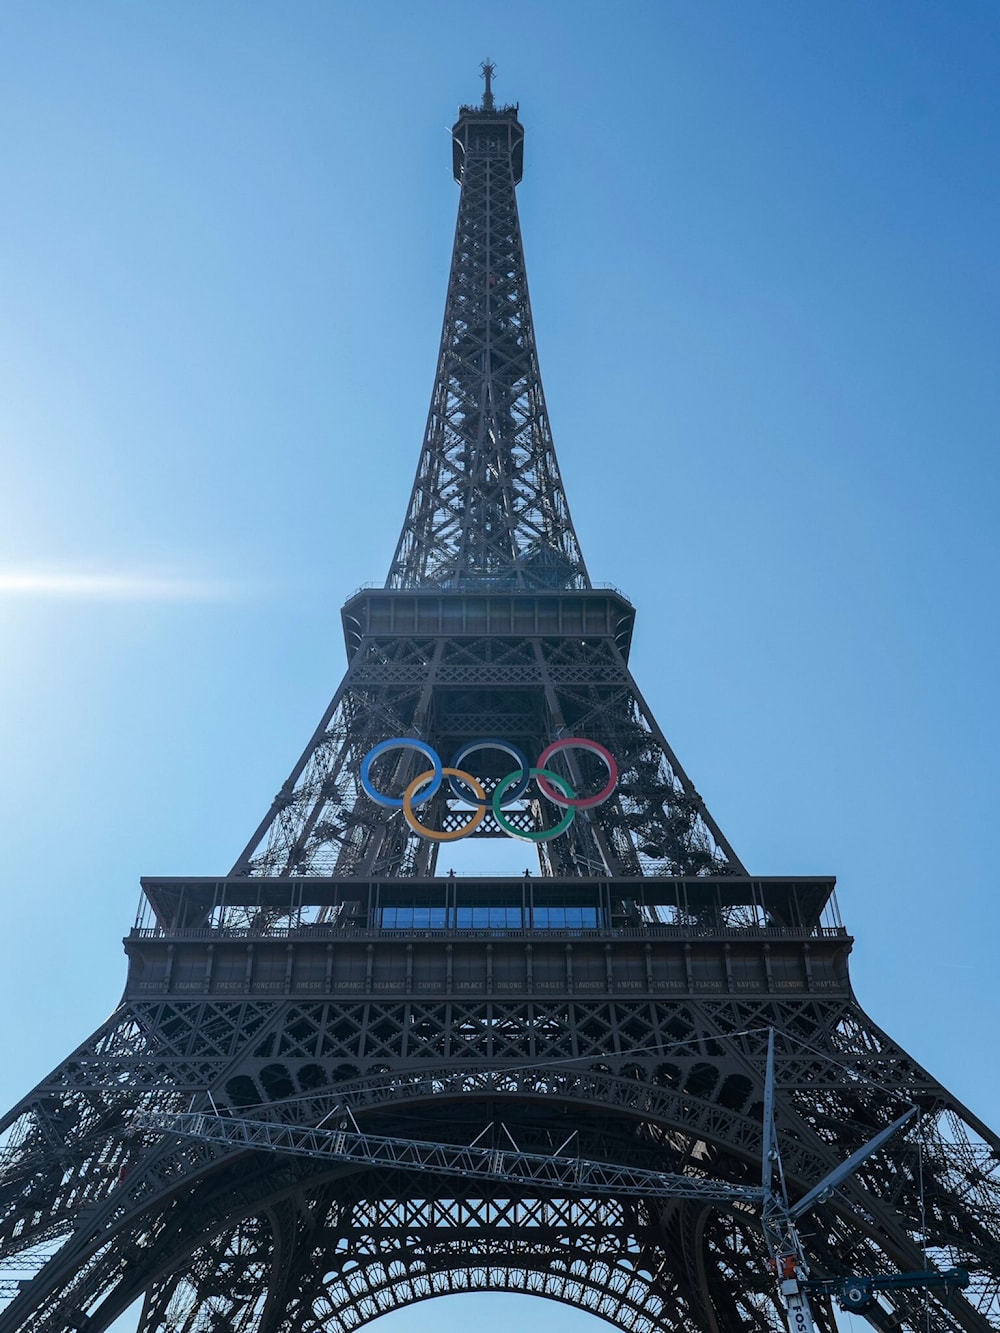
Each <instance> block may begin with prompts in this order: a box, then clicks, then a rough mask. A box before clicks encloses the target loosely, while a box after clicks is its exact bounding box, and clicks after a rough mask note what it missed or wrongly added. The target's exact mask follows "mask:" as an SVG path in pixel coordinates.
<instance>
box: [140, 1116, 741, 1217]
mask: <svg viewBox="0 0 1000 1333" xmlns="http://www.w3.org/2000/svg"><path fill="white" fill-rule="evenodd" d="M135 1123H136V1127H137V1128H139V1129H146V1130H158V1131H160V1132H163V1133H168V1134H177V1135H179V1136H180V1137H181V1138H190V1139H197V1140H199V1141H210V1142H212V1143H221V1144H225V1145H226V1146H228V1147H233V1148H256V1149H265V1150H266V1151H268V1152H285V1153H294V1154H296V1155H297V1156H302V1157H319V1158H322V1159H324V1160H327V1161H330V1160H333V1161H340V1162H352V1163H358V1164H361V1165H365V1166H390V1167H396V1168H399V1169H402V1170H405V1171H426V1172H432V1173H434V1174H438V1175H440V1174H444V1175H458V1176H471V1177H475V1178H479V1179H482V1180H504V1181H507V1182H509V1183H511V1184H516V1185H527V1186H533V1187H536V1188H537V1187H539V1186H540V1187H543V1188H549V1189H561V1190H573V1191H577V1192H580V1193H584V1194H596V1195H608V1196H611V1197H616V1196H618V1197H620V1196H629V1197H633V1198H647V1199H648V1198H655V1199H695V1200H701V1201H703V1202H707V1203H722V1204H733V1203H741V1204H745V1205H752V1206H756V1205H759V1204H760V1203H761V1202H762V1200H763V1197H764V1192H763V1190H762V1189H760V1188H759V1187H755V1186H752V1185H739V1184H735V1183H728V1182H726V1181H719V1180H708V1179H705V1178H702V1177H698V1176H682V1175H677V1174H675V1173H672V1172H669V1171H644V1170H641V1169H638V1168H635V1167H628V1166H618V1165H615V1164H614V1163H611V1162H595V1161H589V1160H587V1159H585V1158H581V1157H558V1156H546V1155H543V1154H541V1153H526V1152H520V1151H517V1150H514V1149H510V1148H479V1147H475V1146H463V1145H456V1144H450V1143H432V1142H427V1141H424V1140H420V1139H402V1138H389V1137H384V1136H381V1135H377V1134H359V1133H356V1132H354V1131H351V1130H345V1129H336V1130H330V1129H316V1128H309V1127H306V1126H302V1125H282V1124H276V1123H274V1122H272V1121H267V1120H247V1119H244V1118H242V1117H229V1116H217V1115H208V1114H205V1113H202V1112H197V1111H191V1112H187V1111H185V1112H179V1113H177V1114H173V1115H171V1114H170V1113H163V1112H156V1111H145V1112H143V1113H142V1114H141V1115H139V1116H137V1117H136V1121H135Z"/></svg>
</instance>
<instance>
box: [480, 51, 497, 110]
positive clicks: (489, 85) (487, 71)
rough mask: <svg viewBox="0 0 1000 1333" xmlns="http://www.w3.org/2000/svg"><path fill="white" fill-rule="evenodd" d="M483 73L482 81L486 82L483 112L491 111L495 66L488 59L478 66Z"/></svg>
mask: <svg viewBox="0 0 1000 1333" xmlns="http://www.w3.org/2000/svg"><path fill="white" fill-rule="evenodd" d="M479 68H480V69H481V70H482V71H483V79H484V80H485V82H486V88H485V89H484V91H483V110H484V111H492V110H493V105H494V104H493V75H494V74H495V73H496V68H497V67H496V65H494V63H493V61H492V60H490V59H489V58H488V57H487V59H486V60H484V61H483V63H482V64H481V65H480V66H479Z"/></svg>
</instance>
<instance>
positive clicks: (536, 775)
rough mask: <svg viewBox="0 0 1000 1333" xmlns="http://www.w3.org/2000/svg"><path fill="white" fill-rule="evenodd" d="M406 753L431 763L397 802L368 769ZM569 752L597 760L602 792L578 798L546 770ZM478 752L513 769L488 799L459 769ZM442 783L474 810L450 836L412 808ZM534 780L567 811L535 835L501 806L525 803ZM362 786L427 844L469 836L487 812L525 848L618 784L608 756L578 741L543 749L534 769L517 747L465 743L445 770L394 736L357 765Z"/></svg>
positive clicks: (487, 741)
mask: <svg viewBox="0 0 1000 1333" xmlns="http://www.w3.org/2000/svg"><path fill="white" fill-rule="evenodd" d="M407 749H409V750H416V751H417V753H418V754H420V755H422V756H423V757H424V758H425V759H427V760H429V761H430V764H431V767H430V768H429V769H427V770H426V771H425V772H423V773H420V774H419V775H418V776H417V777H415V778H413V780H412V781H411V782H409V783H408V785H407V787H406V790H405V791H404V792H403V795H402V796H401V797H400V796H388V795H386V794H385V793H383V792H380V791H378V790H377V789H376V788H375V786H374V785H373V783H372V778H371V770H372V764H373V763H374V762H375V761H376V760H377V759H378V758H380V757H381V756H382V755H383V754H385V753H386V752H387V751H389V750H407ZM570 749H580V750H586V751H588V752H589V753H591V754H595V755H597V757H598V758H599V759H600V760H601V761H602V762H603V764H604V766H605V768H606V769H607V771H608V780H607V782H606V783H605V784H604V786H603V787H602V788H601V790H600V791H598V792H597V793H595V794H594V795H592V796H577V794H576V792H575V791H574V789H573V787H572V785H571V783H570V782H569V781H568V780H567V779H566V778H564V777H563V776H562V774H560V773H556V772H554V771H553V770H552V769H549V768H547V767H546V764H547V762H548V760H549V759H550V758H551V757H552V756H553V755H555V754H559V753H560V752H561V751H563V750H570ZM477 750H499V751H500V752H501V754H505V755H507V756H508V757H509V758H510V759H512V760H513V761H514V763H515V764H516V765H517V767H516V768H515V769H513V771H512V772H510V773H508V774H507V776H506V777H504V778H501V779H500V781H499V783H498V784H497V786H496V787H495V788H494V790H493V794H492V796H488V795H487V793H486V790H485V788H484V787H483V784H482V783H481V782H480V781H479V779H478V778H476V777H474V776H473V774H471V773H469V772H467V771H466V770H465V769H463V768H462V764H463V763H464V762H465V761H466V759H467V758H468V756H469V755H471V754H474V753H475V752H476V751H477ZM445 778H447V779H448V786H449V788H450V790H451V793H452V794H453V795H454V796H455V797H456V798H457V799H458V800H460V801H462V802H463V804H465V805H471V806H474V807H475V809H474V811H473V814H472V815H471V817H470V818H469V820H468V822H467V823H465V824H463V825H462V826H461V828H458V829H452V830H451V831H450V832H448V831H445V830H441V831H438V830H436V829H429V828H426V827H425V826H424V825H423V824H421V823H420V822H419V821H418V820H417V817H416V815H415V814H414V806H415V805H423V804H424V803H425V802H426V801H430V800H432V799H433V798H434V797H435V796H436V795H437V794H438V792H439V791H440V790H441V784H442V782H443V781H444V779H445ZM532 779H534V781H535V784H536V786H537V787H538V790H539V791H540V792H541V794H542V795H543V796H544V797H545V798H546V799H547V800H549V801H551V802H552V803H553V805H557V806H559V807H560V808H561V809H562V810H564V811H565V814H564V815H563V816H562V818H561V819H560V820H559V822H558V823H557V824H556V825H555V826H554V827H553V828H550V829H542V830H540V831H539V832H528V831H527V830H524V829H520V828H518V827H517V825H516V824H514V823H513V822H512V821H511V820H510V819H508V818H507V817H506V816H505V815H504V813H503V810H504V807H505V806H510V805H513V804H514V803H515V802H516V801H520V800H522V799H523V798H524V794H525V792H526V791H527V790H528V786H529V784H530V782H531V780H532ZM360 782H361V787H362V790H363V791H364V792H365V794H366V795H367V796H368V797H370V798H371V800H373V801H375V802H376V803H377V804H378V805H386V806H390V807H391V808H393V809H395V810H402V812H403V817H404V819H405V820H406V822H407V824H408V825H409V827H410V828H411V829H412V830H413V832H414V833H417V834H419V835H420V837H422V838H427V839H429V840H430V841H431V842H454V841H455V840H456V839H458V838H465V837H467V836H468V835H469V834H470V833H474V832H475V830H476V829H477V828H478V827H479V825H480V824H481V823H482V822H483V820H484V819H485V818H486V814H487V812H488V811H489V812H491V813H492V815H493V819H494V821H495V822H496V824H497V825H498V827H499V828H501V829H502V830H503V832H504V833H506V834H507V835H508V837H512V838H522V839H524V840H526V841H528V842H548V840H549V839H550V838H557V837H558V836H559V835H560V834H561V833H565V832H566V830H567V829H568V828H569V826H570V824H572V822H573V819H574V817H575V815H576V812H577V810H589V809H591V808H592V807H593V806H595V805H601V804H602V803H603V802H604V801H606V800H607V799H608V798H609V797H610V796H611V794H612V792H613V791H614V789H615V787H616V786H617V784H618V765H617V763H616V762H615V758H614V756H613V755H612V754H611V752H610V750H606V749H605V748H604V746H603V745H599V744H598V743H597V741H592V740H587V739H585V738H584V737H581V736H567V737H564V738H563V739H562V740H558V741H553V742H552V744H551V745H548V746H546V748H545V749H544V750H543V751H542V753H541V754H540V755H539V756H538V762H537V764H536V765H535V766H534V767H532V766H531V765H530V764H529V763H528V759H527V756H526V755H525V754H524V752H523V751H522V750H521V749H520V748H519V747H518V746H516V745H514V744H513V743H512V742H511V741H504V740H498V739H496V738H495V737H487V738H484V739H482V740H476V741H468V742H467V743H466V744H465V745H463V746H461V747H460V748H459V749H458V750H457V751H456V753H455V755H454V757H453V759H452V761H451V764H450V765H448V766H447V767H445V766H444V765H442V763H441V759H440V757H439V755H438V754H437V752H436V751H435V750H434V749H432V747H431V746H430V745H428V744H427V743H426V742H425V741H419V740H416V739H415V738H414V737H412V736H394V737H392V739H390V740H386V741H380V742H379V743H378V744H377V745H375V746H373V747H372V748H371V749H370V750H369V751H368V753H367V754H366V755H365V757H364V759H363V760H362V762H361V771H360Z"/></svg>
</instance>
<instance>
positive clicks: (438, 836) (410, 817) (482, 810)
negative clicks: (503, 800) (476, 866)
mask: <svg viewBox="0 0 1000 1333" xmlns="http://www.w3.org/2000/svg"><path fill="white" fill-rule="evenodd" d="M441 773H442V774H443V776H444V777H446V778H458V779H459V781H461V782H465V783H468V785H469V787H471V789H472V790H473V791H474V792H475V794H476V795H477V796H478V797H479V799H480V801H481V802H482V805H479V806H477V807H476V812H475V814H474V815H473V816H472V818H471V819H470V820H469V822H468V823H467V824H463V825H462V827H461V828H459V829H455V831H454V832H453V833H438V832H437V831H436V830H434V829H430V828H424V826H423V824H420V823H418V822H417V819H416V816H415V815H414V813H413V798H414V796H416V794H417V792H418V791H419V790H420V788H421V787H423V786H426V785H427V784H428V783H430V782H431V781H433V779H434V778H435V776H436V774H435V772H434V770H433V769H432V768H429V769H428V770H427V772H426V773H421V774H419V775H418V776H417V777H415V778H414V779H413V781H412V782H411V783H410V785H409V786H408V787H407V789H406V791H404V792H403V814H404V816H405V818H406V822H407V823H408V824H409V826H410V828H411V829H413V832H414V833H419V834H420V836H421V837H422V838H430V840H431V842H454V841H455V839H456V838H464V837H465V835H466V834H467V833H472V832H473V831H474V830H475V829H477V828H478V827H479V825H480V824H481V823H482V822H483V820H484V819H485V818H486V793H485V791H483V787H482V784H481V783H480V782H479V780H478V779H477V778H474V777H473V776H472V774H471V773H464V772H463V771H462V769H460V768H442V770H441ZM439 781H440V779H439Z"/></svg>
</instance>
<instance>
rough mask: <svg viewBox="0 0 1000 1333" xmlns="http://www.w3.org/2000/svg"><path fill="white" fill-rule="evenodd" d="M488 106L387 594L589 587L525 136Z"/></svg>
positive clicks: (464, 148) (514, 120) (465, 154)
mask: <svg viewBox="0 0 1000 1333" xmlns="http://www.w3.org/2000/svg"><path fill="white" fill-rule="evenodd" d="M495 68H496V67H495V66H494V64H493V62H492V61H490V60H486V61H484V62H483V65H482V70H483V78H484V80H485V82H486V91H485V93H484V95H483V100H482V104H481V106H463V107H461V108H460V110H459V118H458V121H457V123H456V124H455V127H454V129H453V131H452V137H453V142H454V151H453V164H454V173H455V179H456V180H457V181H458V182H459V183H460V185H461V187H462V192H461V196H460V198H459V205H458V225H457V227H456V229H455V243H454V249H453V252H452V259H451V274H450V277H449V281H448V295H447V300H446V303H445V313H444V328H443V330H442V333H441V345H440V350H439V352H438V362H437V371H436V374H435V377H434V389H433V392H432V395H431V406H430V412H429V414H428V418H427V427H426V430H425V432H424V442H423V448H422V450H421V455H420V460H419V463H418V466H417V476H416V480H415V482H414V485H413V491H412V493H411V496H410V503H409V506H408V508H407V514H406V518H405V520H404V523H403V530H402V533H401V534H400V538H399V544H398V546H397V548H396V553H395V556H394V558H393V561H392V566H391V568H390V570H389V576H388V579H387V581H386V586H387V587H390V588H417V587H437V588H469V587H472V586H479V587H484V588H490V589H500V588H508V589H511V590H518V589H521V590H526V589H527V590H530V589H542V588H548V589H558V588H567V589H568V588H589V587H590V580H589V578H588V575H587V569H586V566H585V564H584V560H583V555H582V553H581V551H580V547H579V543H578V542H577V538H576V533H575V532H574V530H573V523H572V520H571V519H570V513H569V505H568V504H567V502H566V495H565V492H564V490H563V484H562V479H561V477H560V475H559V465H558V463H557V462H556V454H555V447H554V445H553V442H552V430H551V427H550V425H549V418H548V413H547V411H546V408H545V395H544V393H543V391H542V381H541V375H540V373H539V369H538V354H537V351H536V348H535V331H534V325H533V323H532V318H531V303H530V301H529V299H528V279H527V273H526V271H525V263H524V250H523V247H522V244H521V227H520V223H519V221H518V215H517V200H516V198H515V193H514V190H515V186H516V185H517V183H518V181H520V179H521V172H522V163H523V157H524V130H523V128H522V126H521V123H520V121H519V120H518V117H517V107H516V106H500V107H497V106H496V105H495V102H494V97H493V84H492V79H493V72H494V70H495Z"/></svg>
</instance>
